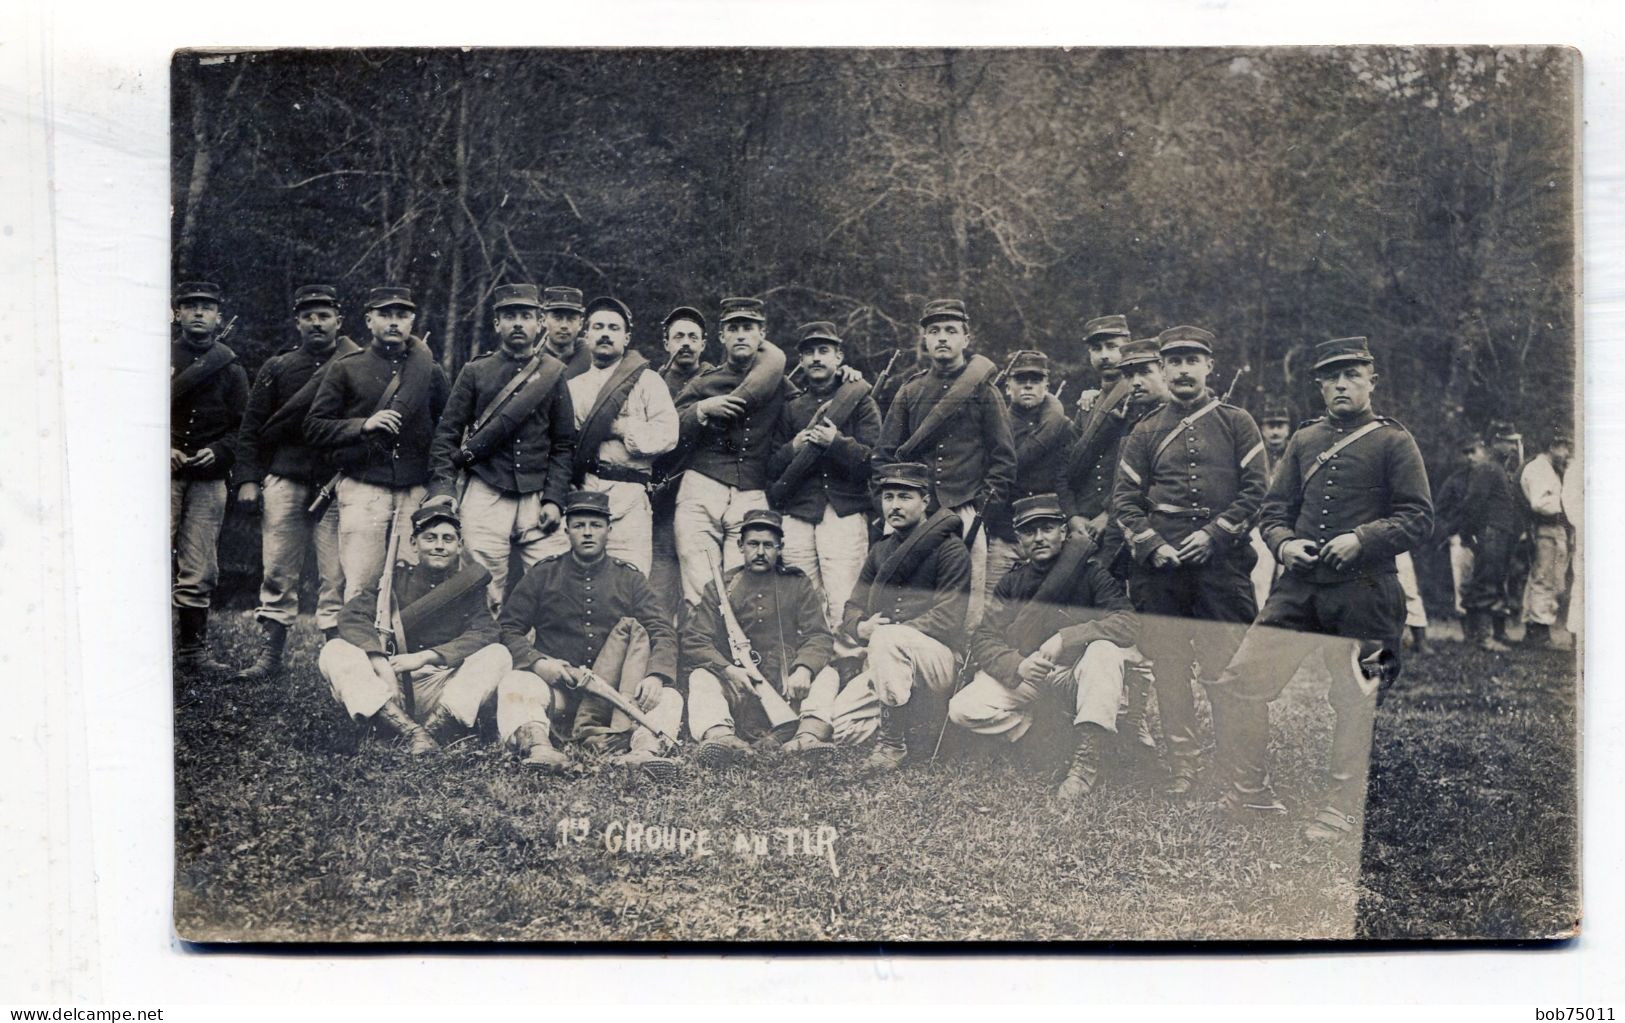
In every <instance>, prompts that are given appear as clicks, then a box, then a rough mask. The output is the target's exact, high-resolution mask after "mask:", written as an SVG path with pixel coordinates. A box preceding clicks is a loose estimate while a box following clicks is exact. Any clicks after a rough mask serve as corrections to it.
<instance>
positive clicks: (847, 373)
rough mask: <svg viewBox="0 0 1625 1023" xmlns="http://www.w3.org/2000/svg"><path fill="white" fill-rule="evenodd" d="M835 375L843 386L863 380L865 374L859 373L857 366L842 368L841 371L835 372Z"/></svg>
mask: <svg viewBox="0 0 1625 1023" xmlns="http://www.w3.org/2000/svg"><path fill="white" fill-rule="evenodd" d="M835 375H836V377H838V378H839V379H840V381H841V383H843V384H850V383H852V382H853V381H855V380H862V379H863V374H862V373H859V372H858V367H856V366H842V367H841V368H840V369H837V370H836V371H835Z"/></svg>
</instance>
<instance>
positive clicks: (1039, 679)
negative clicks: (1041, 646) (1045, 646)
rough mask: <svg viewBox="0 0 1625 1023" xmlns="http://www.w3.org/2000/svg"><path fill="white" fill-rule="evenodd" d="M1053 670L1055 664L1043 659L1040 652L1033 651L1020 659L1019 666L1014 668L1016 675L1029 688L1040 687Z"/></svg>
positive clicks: (1045, 658)
mask: <svg viewBox="0 0 1625 1023" xmlns="http://www.w3.org/2000/svg"><path fill="white" fill-rule="evenodd" d="M1054 670H1055V662H1054V661H1052V660H1050V659H1049V658H1048V657H1045V656H1044V652H1043V651H1042V650H1034V651H1033V652H1032V653H1030V654H1028V655H1027V656H1026V657H1024V658H1022V661H1021V664H1020V666H1019V667H1017V668H1016V674H1017V675H1020V676H1021V680H1022V681H1023V682H1025V683H1027V684H1028V685H1030V686H1041V685H1043V684H1044V680H1045V679H1047V678H1049V675H1050V672H1052V671H1054Z"/></svg>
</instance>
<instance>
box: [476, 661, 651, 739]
mask: <svg viewBox="0 0 1625 1023" xmlns="http://www.w3.org/2000/svg"><path fill="white" fill-rule="evenodd" d="M579 702H580V700H579V697H578V696H576V694H575V693H573V692H571V691H570V690H567V689H565V688H563V687H560V686H555V685H553V684H552V683H549V682H545V681H543V680H542V678H541V676H539V675H537V674H536V673H535V672H533V671H509V672H508V673H507V674H506V675H504V676H502V681H501V683H499V684H498V685H497V734H498V735H500V736H501V737H502V741H503V742H504V743H509V744H512V742H513V737H514V733H515V732H517V731H519V729H520V728H522V727H524V726H525V725H528V724H545V725H547V726H548V728H549V729H551V730H552V731H553V733H554V734H555V736H557V738H567V736H562V735H559V734H558V733H560V732H561V731H562V729H563V728H564V726H565V725H568V724H569V723H570V719H571V716H572V714H574V713H578V712H579V707H578V704H579ZM646 716H647V717H648V718H649V720H650V721H653V722H654V723H655V724H656V725H658V726H660V727H661V728H662V729H664V730H665V731H666V732H668V733H670V734H672V735H676V734H677V730H678V729H679V728H681V727H682V726H683V694H682V693H679V692H678V691H677V690H676V689H673V688H672V687H671V686H663V687H662V688H661V690H660V701H659V702H658V703H656V704H655V707H654V709H653V710H650V711H647V712H646ZM630 743H631V749H632V750H634V751H647V752H650V753H659V752H661V749H662V747H663V746H664V745H665V741H664V740H663V739H661V738H660V736H658V735H656V734H655V733H653V732H651V731H649V729H647V728H644V727H643V726H642V725H635V726H634V727H633V729H632V734H631V738H630Z"/></svg>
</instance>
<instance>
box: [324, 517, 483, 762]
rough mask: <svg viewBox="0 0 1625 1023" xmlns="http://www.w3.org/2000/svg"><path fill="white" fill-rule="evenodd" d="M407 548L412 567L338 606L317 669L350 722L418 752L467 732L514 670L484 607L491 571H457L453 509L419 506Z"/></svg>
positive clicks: (457, 527)
mask: <svg viewBox="0 0 1625 1023" xmlns="http://www.w3.org/2000/svg"><path fill="white" fill-rule="evenodd" d="M412 546H413V548H414V549H415V550H416V551H417V557H418V563H417V564H416V565H412V564H409V563H407V562H405V561H401V562H399V563H396V564H394V565H393V566H385V569H384V573H385V577H384V578H383V579H380V580H378V581H377V582H374V583H373V584H372V585H370V586H367V587H365V588H364V589H363V590H362V591H361V592H360V593H359V594H357V595H356V596H355V598H354V599H352V600H351V601H349V602H348V603H346V604H345V605H344V607H343V609H342V610H341V611H340V612H339V621H338V637H337V638H336V639H332V640H329V641H328V642H327V644H326V645H325V646H323V647H322V652H321V655H320V657H319V658H318V659H317V667H318V668H319V669H320V670H321V673H322V677H323V678H325V679H327V682H328V685H330V686H331V687H332V689H333V695H334V697H335V698H337V699H338V701H339V702H340V703H342V704H344V709H345V710H346V711H348V712H349V714H350V717H351V718H352V719H355V720H357V721H369V720H370V721H373V722H376V723H379V724H381V725H383V726H384V727H386V728H388V729H390V730H392V731H393V732H395V733H396V734H397V735H399V736H401V737H402V738H404V739H406V740H407V741H408V743H409V750H410V752H411V753H412V755H414V756H418V755H421V754H424V753H430V752H433V751H434V750H435V749H437V748H438V747H439V746H441V745H443V744H445V743H449V742H451V741H453V740H455V739H457V738H459V737H461V736H463V735H466V734H468V733H469V732H470V731H471V730H472V729H473V727H474V723H475V721H476V719H477V718H478V716H479V713H480V710H481V708H483V707H485V706H487V705H488V704H490V703H492V702H493V701H494V698H495V696H496V691H497V683H498V682H499V681H500V680H501V679H502V676H503V675H504V674H506V673H507V672H508V670H509V669H510V668H511V667H512V666H513V664H512V661H511V659H510V658H509V655H508V650H507V648H506V647H504V646H502V644H500V643H498V642H497V626H496V622H495V621H493V620H492V618H491V612H490V610H489V609H488V608H487V606H486V603H485V596H484V593H485V587H486V585H487V584H489V583H490V581H491V577H490V574H489V573H487V572H486V571H485V570H484V569H482V568H480V567H478V566H473V565H471V566H469V567H467V568H461V569H459V566H460V564H461V560H462V552H463V540H462V529H461V523H460V522H459V521H458V518H457V515H456V513H455V512H453V511H451V510H450V509H449V508H444V507H433V508H420V509H419V510H418V512H417V513H416V514H415V515H413V516H412ZM386 584H387V588H388V590H389V593H388V594H387V595H386V596H385V597H384V599H382V600H380V596H379V595H380V592H381V591H382V590H384V589H385V588H386ZM379 622H386V623H389V625H390V628H389V629H388V631H380V630H379V628H378V623H379ZM391 650H393V652H391ZM420 722H421V724H420Z"/></svg>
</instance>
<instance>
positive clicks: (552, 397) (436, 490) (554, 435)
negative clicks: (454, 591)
mask: <svg viewBox="0 0 1625 1023" xmlns="http://www.w3.org/2000/svg"><path fill="white" fill-rule="evenodd" d="M541 316H542V304H541V301H540V299H539V298H538V297H537V294H536V286H535V285H534V284H504V285H501V286H499V287H498V288H497V289H496V290H495V291H494V292H493V293H492V300H491V326H492V329H493V330H494V331H495V332H496V335H497V348H496V350H495V351H492V352H487V353H486V354H484V355H481V356H479V357H478V358H476V359H473V360H471V361H470V362H469V363H468V365H466V366H464V367H463V369H462V372H460V373H458V374H457V381H456V382H455V383H454V384H452V388H451V397H450V398H449V399H448V400H447V402H446V409H445V412H444V414H443V415H441V417H440V425H439V426H438V427H436V429H435V433H434V442H433V443H432V444H431V445H430V450H429V472H430V477H431V482H430V484H429V496H428V497H427V498H426V499H425V504H435V503H441V504H445V505H447V506H449V507H454V508H456V509H457V510H458V512H459V514H460V516H461V518H462V523H463V538H464V541H465V542H466V543H467V545H468V552H469V554H471V555H472V556H473V558H474V560H475V561H477V562H479V563H480V564H481V565H482V566H484V567H485V570H486V571H488V572H490V573H491V592H490V597H491V606H492V607H500V606H501V605H502V599H503V598H504V597H505V596H507V593H508V589H509V582H508V561H509V558H510V557H511V556H512V554H513V552H514V551H518V553H519V558H520V561H521V562H522V563H523V565H524V566H525V567H526V568H529V567H530V566H531V565H534V564H536V562H538V561H540V560H541V559H542V558H543V557H544V556H545V555H546V554H548V553H551V552H549V551H548V550H547V549H546V548H545V545H544V541H545V540H546V539H547V537H549V536H551V535H553V534H555V533H556V532H557V531H558V528H559V524H560V521H561V519H562V517H563V507H564V495H565V494H567V493H569V491H570V474H571V470H572V466H573V458H574V453H575V441H576V422H575V411H574V409H573V408H572V406H571V403H570V397H571V396H570V391H569V389H568V388H567V387H565V384H564V372H565V367H564V363H562V362H560V361H559V360H558V359H556V358H554V357H553V356H552V355H549V354H548V353H547V352H546V351H543V350H540V349H539V348H538V346H537V338H538V337H539V336H540V335H541V332H542V319H541Z"/></svg>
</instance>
